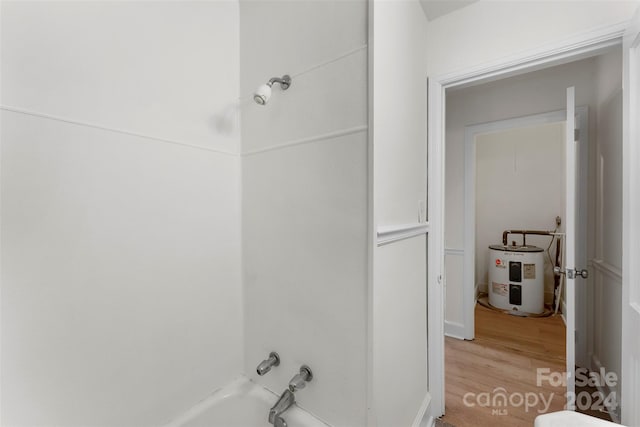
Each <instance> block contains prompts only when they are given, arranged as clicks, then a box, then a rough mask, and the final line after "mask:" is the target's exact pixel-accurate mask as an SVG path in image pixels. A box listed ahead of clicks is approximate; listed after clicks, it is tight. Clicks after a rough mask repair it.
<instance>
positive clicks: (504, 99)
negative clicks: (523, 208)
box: [445, 58, 597, 324]
mask: <svg viewBox="0 0 640 427" xmlns="http://www.w3.org/2000/svg"><path fill="white" fill-rule="evenodd" d="M595 73H596V66H595V59H594V58H589V59H585V60H582V61H577V62H574V63H570V64H565V65H561V66H557V67H552V68H548V69H545V70H540V71H537V72H535V73H529V74H523V75H520V76H515V77H510V78H507V79H503V80H499V81H495V82H491V83H487V84H483V85H479V86H474V87H469V88H466V89H459V90H453V91H448V92H447V110H446V138H447V139H446V177H445V180H446V192H445V211H446V221H445V247H446V248H447V250H448V254H447V255H446V257H447V258H451V259H450V260H447V270H446V275H445V277H446V281H447V297H446V314H445V319H446V320H447V321H448V322H450V323H459V324H462V323H463V320H464V319H463V311H462V308H463V307H462V304H461V302H460V301H461V300H456V297H459V296H461V295H462V288H461V283H462V282H461V281H456V280H455V278H456V277H457V275H455V274H454V273H453V270H455V269H457V268H461V265H462V264H461V262H462V261H461V259H462V253H461V251H460V250H461V249H463V248H464V227H463V225H464V132H465V126H467V125H472V124H478V123H488V122H493V121H497V120H504V119H510V118H515V117H524V116H528V115H532V114H540V113H545V112H550V111H557V110H562V109H564V108H566V95H565V94H566V88H567V87H569V86H575V87H576V105H577V106H588V107H589V134H590V135H595V111H596V106H597V102H596V96H595V91H596V89H595V85H594V79H595ZM594 141H595V138H592V139H591V140H590V149H592V146H593V145H594ZM588 185H589V188H591V185H592V183H591V182H590V183H589V184H588ZM555 215H560V216H562V215H563V214H562V212H561V213H558V214H553V216H551V217H550V218H546V219H545V220H544V221H545V222H544V224H546V225H544V226H543V225H540V227H541V228H542V229H549V228H553V226H554V218H555ZM587 222H588V224H589V225H588V228H589V230H593V228H594V226H593V215H588V218H587ZM508 227H511V226H508ZM527 228H532V226H527ZM500 239H501V234H500V235H496V236H495V237H494V240H495V243H498V242H499V241H500ZM587 240H588V247H591V245H592V242H593V233H590V234H589V236H588V237H587ZM545 241H546V239H541V240H540V241H539V242H538V241H537V240H535V238H534V237H532V238H531V243H533V244H535V243H536V242H538V243H539V245H542V244H544V242H545ZM545 247H546V246H545Z"/></svg>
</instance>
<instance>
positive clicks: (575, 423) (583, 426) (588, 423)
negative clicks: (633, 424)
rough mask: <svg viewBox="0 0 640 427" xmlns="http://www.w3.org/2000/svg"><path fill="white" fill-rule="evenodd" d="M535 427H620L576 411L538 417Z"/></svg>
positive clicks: (552, 413)
mask: <svg viewBox="0 0 640 427" xmlns="http://www.w3.org/2000/svg"><path fill="white" fill-rule="evenodd" d="M534 426H535V427H614V426H615V427H620V424H614V423H612V422H610V421H605V420H601V419H600V418H595V417H590V416H589V415H585V414H581V413H579V412H574V411H559V412H551V413H548V414H544V415H538V416H537V417H536V421H535V424H534Z"/></svg>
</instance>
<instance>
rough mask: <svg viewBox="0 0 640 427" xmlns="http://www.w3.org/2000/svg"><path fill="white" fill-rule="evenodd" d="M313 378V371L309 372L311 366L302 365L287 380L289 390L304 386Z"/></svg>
mask: <svg viewBox="0 0 640 427" xmlns="http://www.w3.org/2000/svg"><path fill="white" fill-rule="evenodd" d="M312 379H313V373H312V372H311V368H309V367H308V366H307V365H302V366H301V367H300V372H299V373H297V374H296V375H295V376H294V377H293V378H291V381H289V390H291V391H292V392H293V391H297V390H300V389H302V388H304V387H305V385H306V384H307V383H308V382H309V381H311V380H312Z"/></svg>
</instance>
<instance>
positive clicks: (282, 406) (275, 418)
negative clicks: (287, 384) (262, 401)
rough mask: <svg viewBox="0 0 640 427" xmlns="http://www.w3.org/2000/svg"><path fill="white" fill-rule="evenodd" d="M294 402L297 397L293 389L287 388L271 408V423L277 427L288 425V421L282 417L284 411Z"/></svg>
mask: <svg viewBox="0 0 640 427" xmlns="http://www.w3.org/2000/svg"><path fill="white" fill-rule="evenodd" d="M294 403H296V398H295V396H294V395H293V392H292V391H291V390H288V389H287V390H285V391H284V392H283V393H282V395H280V399H278V401H277V402H276V404H275V405H273V407H272V408H271V409H270V410H269V423H270V424H273V425H274V426H275V427H287V423H286V422H285V421H284V420H283V419H282V416H281V415H282V413H283V412H284V411H286V410H287V409H289V408H290V407H291V406H292V405H293V404H294Z"/></svg>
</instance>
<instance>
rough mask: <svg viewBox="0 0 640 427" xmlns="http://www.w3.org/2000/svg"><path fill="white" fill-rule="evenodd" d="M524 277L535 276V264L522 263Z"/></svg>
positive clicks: (531, 277)
mask: <svg viewBox="0 0 640 427" xmlns="http://www.w3.org/2000/svg"><path fill="white" fill-rule="evenodd" d="M523 270H524V278H525V279H535V278H536V265H535V264H524V265H523Z"/></svg>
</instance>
